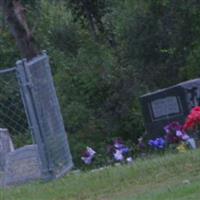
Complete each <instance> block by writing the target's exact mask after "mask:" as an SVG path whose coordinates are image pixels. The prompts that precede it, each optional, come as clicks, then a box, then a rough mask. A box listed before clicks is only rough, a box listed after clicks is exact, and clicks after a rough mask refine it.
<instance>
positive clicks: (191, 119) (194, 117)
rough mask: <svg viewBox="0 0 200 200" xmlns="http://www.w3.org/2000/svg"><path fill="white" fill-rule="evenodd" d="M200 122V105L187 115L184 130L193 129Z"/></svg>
mask: <svg viewBox="0 0 200 200" xmlns="http://www.w3.org/2000/svg"><path fill="white" fill-rule="evenodd" d="M199 124H200V106H197V107H195V108H193V109H192V111H191V113H190V114H189V115H188V116H187V119H186V122H185V124H184V126H183V130H185V131H187V130H193V129H194V128H195V127H196V126H197V125H199Z"/></svg>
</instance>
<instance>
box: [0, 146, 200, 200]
mask: <svg viewBox="0 0 200 200" xmlns="http://www.w3.org/2000/svg"><path fill="white" fill-rule="evenodd" d="M74 199H77V200H84V199H87V200H89V199H90V200H95V199H98V200H112V199H113V200H192V199H194V200H198V199H200V150H195V151H189V152H187V153H179V154H166V155H163V156H155V157H154V158H151V159H145V160H139V159H137V160H136V161H135V163H134V164H133V165H123V166H116V167H107V168H105V169H102V170H98V171H93V172H91V171H90V172H80V173H70V174H69V175H67V176H65V177H64V178H62V179H59V180H56V181H53V182H49V183H32V184H27V185H24V186H20V187H15V188H14V187H12V188H9V189H4V190H1V191H0V200H74Z"/></svg>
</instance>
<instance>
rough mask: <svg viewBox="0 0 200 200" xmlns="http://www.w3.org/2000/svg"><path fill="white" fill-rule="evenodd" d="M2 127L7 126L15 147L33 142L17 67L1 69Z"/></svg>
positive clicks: (0, 102) (0, 103) (0, 119)
mask: <svg viewBox="0 0 200 200" xmlns="http://www.w3.org/2000/svg"><path fill="white" fill-rule="evenodd" d="M0 128H7V129H8V130H9V133H10V135H11V138H12V140H13V143H14V145H15V147H20V146H24V145H25V144H30V143H32V137H31V133H30V131H29V128H28V123H27V118H26V114H25V110H24V107H23V103H22V99H21V95H20V88H19V85H18V82H17V78H16V72H15V69H13V70H10V71H6V70H2V71H0Z"/></svg>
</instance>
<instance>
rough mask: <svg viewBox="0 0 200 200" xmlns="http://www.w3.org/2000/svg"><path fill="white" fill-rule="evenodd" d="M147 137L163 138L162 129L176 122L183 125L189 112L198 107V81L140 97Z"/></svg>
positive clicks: (199, 96)
mask: <svg viewBox="0 0 200 200" xmlns="http://www.w3.org/2000/svg"><path fill="white" fill-rule="evenodd" d="M140 100H141V105H142V111H143V116H144V121H145V126H146V130H147V133H148V134H147V137H149V138H155V137H159V136H163V134H164V129H163V127H164V126H166V125H167V124H169V123H171V122H173V121H178V122H179V123H180V124H183V123H184V121H185V118H186V116H187V115H188V114H189V112H190V110H191V109H192V108H193V107H195V106H198V105H200V79H194V80H190V81H186V82H182V83H179V84H177V85H174V86H172V87H169V88H164V89H161V90H157V91H155V92H151V93H148V94H145V95H143V96H141V98H140Z"/></svg>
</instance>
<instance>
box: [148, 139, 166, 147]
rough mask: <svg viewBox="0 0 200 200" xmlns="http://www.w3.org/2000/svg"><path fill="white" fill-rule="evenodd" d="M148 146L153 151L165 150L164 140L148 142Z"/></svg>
mask: <svg viewBox="0 0 200 200" xmlns="http://www.w3.org/2000/svg"><path fill="white" fill-rule="evenodd" d="M148 144H149V146H151V147H152V148H154V149H164V148H165V140H164V139H163V138H156V139H155V140H149V142H148Z"/></svg>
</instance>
